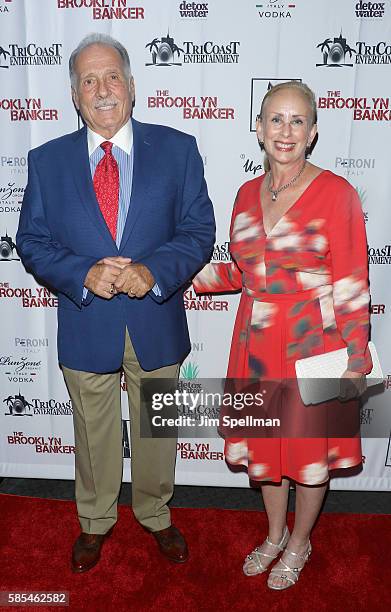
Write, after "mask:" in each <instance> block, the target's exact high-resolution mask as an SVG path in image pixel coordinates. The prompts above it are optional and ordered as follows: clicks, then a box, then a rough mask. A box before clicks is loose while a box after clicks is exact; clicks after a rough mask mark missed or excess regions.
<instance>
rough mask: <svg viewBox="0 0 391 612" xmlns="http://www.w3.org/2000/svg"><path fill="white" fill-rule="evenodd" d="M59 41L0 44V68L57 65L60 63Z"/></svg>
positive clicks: (60, 45)
mask: <svg viewBox="0 0 391 612" xmlns="http://www.w3.org/2000/svg"><path fill="white" fill-rule="evenodd" d="M61 47H62V44H61V43H52V44H50V45H39V44H37V43H29V44H27V45H23V46H21V45H18V44H16V43H12V44H9V45H6V46H4V45H3V46H2V45H1V44H0V68H10V67H12V66H53V65H57V66H59V65H60V64H61V60H62V55H61Z"/></svg>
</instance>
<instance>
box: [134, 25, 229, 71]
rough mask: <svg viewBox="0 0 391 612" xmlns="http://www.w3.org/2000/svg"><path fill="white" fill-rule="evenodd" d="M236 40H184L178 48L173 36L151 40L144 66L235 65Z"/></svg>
mask: <svg viewBox="0 0 391 612" xmlns="http://www.w3.org/2000/svg"><path fill="white" fill-rule="evenodd" d="M239 46H240V42H239V41H238V40H234V41H226V42H215V41H212V40H208V41H205V42H202V43H198V42H197V43H195V42H193V41H190V40H184V41H183V42H181V43H180V46H179V45H178V44H177V43H176V42H175V40H174V38H173V36H170V33H169V32H167V36H161V37H157V38H153V39H152V40H151V41H150V42H148V43H147V44H146V45H145V48H146V49H148V51H149V53H150V60H149V61H148V62H146V64H145V65H146V66H166V67H167V66H182V64H237V63H238V61H239Z"/></svg>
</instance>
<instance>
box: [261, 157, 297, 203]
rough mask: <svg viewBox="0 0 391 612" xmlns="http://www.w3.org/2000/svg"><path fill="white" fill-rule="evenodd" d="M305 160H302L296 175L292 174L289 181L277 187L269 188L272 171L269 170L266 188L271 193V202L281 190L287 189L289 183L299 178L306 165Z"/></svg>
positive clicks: (291, 183)
mask: <svg viewBox="0 0 391 612" xmlns="http://www.w3.org/2000/svg"><path fill="white" fill-rule="evenodd" d="M306 163H307V161H305V162H304V164H303V167H302V168H301V170H300V172H298V173H297V174H296V176H294V177H293V178H292V179H291V180H290V181H289V183H286V185H282V187H279V188H278V189H272V188H271V184H272V173H271V171H270V172H269V178H268V185H267V188H268V190H269V191H270V193H271V194H272V202H275V201H276V200H277V196H278V194H279V193H280V192H281V191H284V189H288V187H290V186H291V185H293V183H294V182H295V181H297V179H298V178H299V176H301V175H302V174H303V172H304V168H305V165H306Z"/></svg>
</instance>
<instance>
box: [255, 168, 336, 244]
mask: <svg viewBox="0 0 391 612" xmlns="http://www.w3.org/2000/svg"><path fill="white" fill-rule="evenodd" d="M325 172H328V170H322V171H321V172H319V174H317V175H316V176H315V178H313V179H312V181H311V182H310V184H309V185H307V187H306V188H305V189H304V191H303V193H302V194H301V195H299V197H298V198H297V200H295V201H294V202H293V204H291V206H290V207H289V208H288V210H286V211H285V212H284V214H283V215H281V217H280V218H279V219H278V221H277V222H276V223H275V224H274V225H273V227H272V229H271V230H270V232H269V233H266V228H265V224H264V222H263V219H264V217H263V208H262V198H261V190H262V185H263V181H264V180H265V177H266V174H264V175H263V176H262V177H261V179H262V180H261V182H260V185H259V192H258V193H259V208H260V211H261V222H262V228H263V232H264V234H265V236H266V239H268V238H270V236H271V234H272V233H273V232H274V230H275V228H276V227H277V225H279V223H281V221H282V220H283V219H284V218H285V217H286V216H287V215H288V213H290V212H291V210H293V208H295V207H296V205H297V204H298V203H299V202H300V201H301V200H302V198H303V197H304V196H305V195H306V194H307V192H308V191H309V190H310V189H311V187H312V185H313V184H314V183H316V181H317V179H318V178H319V177H320V176H323V174H324V173H325Z"/></svg>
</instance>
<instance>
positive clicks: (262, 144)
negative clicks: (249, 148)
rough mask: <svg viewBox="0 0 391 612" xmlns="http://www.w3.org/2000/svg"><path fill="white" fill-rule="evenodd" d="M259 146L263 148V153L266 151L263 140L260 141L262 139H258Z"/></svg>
mask: <svg viewBox="0 0 391 612" xmlns="http://www.w3.org/2000/svg"><path fill="white" fill-rule="evenodd" d="M258 144H259V146H260V147H261V149H262V151H263V150H264V148H265V146H264V142H263V140H260V139H259V138H258Z"/></svg>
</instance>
